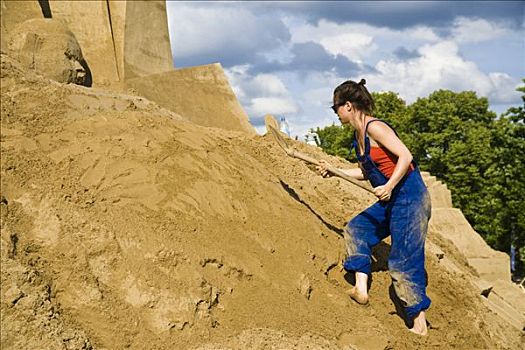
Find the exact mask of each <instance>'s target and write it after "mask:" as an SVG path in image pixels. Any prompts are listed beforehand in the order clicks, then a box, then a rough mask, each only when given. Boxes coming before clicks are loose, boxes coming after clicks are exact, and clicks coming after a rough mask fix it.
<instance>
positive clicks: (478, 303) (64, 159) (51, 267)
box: [0, 55, 524, 349]
mask: <svg viewBox="0 0 525 350" xmlns="http://www.w3.org/2000/svg"><path fill="white" fill-rule="evenodd" d="M1 84H2V97H1V103H2V106H1V108H2V109H1V118H2V119H1V146H2V149H1V151H2V159H1V181H2V187H1V196H2V197H1V204H0V206H1V220H2V228H1V263H2V271H1V287H2V303H1V311H2V320H1V327H2V333H1V336H2V337H1V344H2V348H3V349H26V348H27V349H29V348H46V349H63V348H66V349H91V348H96V349H120V348H133V349H145V348H150V349H224V348H234V349H248V348H249V349H270V348H286V349H307V348H309V349H341V348H346V349H415V348H418V349H433V348H442V349H444V348H446V349H449V348H456V349H467V348H468V349H472V348H476V349H484V348H485V349H495V348H501V349H508V348H511V349H518V348H520V346H521V345H520V344H523V341H524V338H523V333H520V331H519V330H517V329H514V328H513V327H509V326H508V324H507V323H505V321H504V320H502V319H501V318H500V317H498V316H497V315H496V314H495V313H493V312H490V311H489V309H488V308H487V307H486V306H485V305H484V303H483V302H482V300H481V298H483V297H482V296H480V295H479V293H478V291H477V290H476V289H474V288H473V287H472V285H471V284H470V282H469V279H470V278H471V277H472V276H473V275H474V272H472V271H471V270H470V269H469V268H468V267H467V265H466V261H465V258H464V257H462V255H461V254H460V253H459V252H458V251H455V250H454V249H451V248H450V242H449V241H447V240H446V239H444V238H443V237H442V236H440V234H439V232H431V233H430V235H429V236H430V237H429V240H430V241H429V245H432V246H433V247H434V248H431V249H429V253H428V259H427V269H428V273H429V279H430V282H429V288H428V293H429V296H430V298H431V299H432V300H433V305H432V308H431V309H430V310H429V312H428V319H429V321H430V322H431V324H432V328H431V329H430V334H429V336H428V337H424V338H422V337H418V336H416V335H412V334H411V333H409V332H408V331H407V329H406V327H405V325H404V323H403V321H402V319H401V318H400V317H399V315H398V314H397V313H396V308H395V306H394V304H393V302H392V300H391V299H390V296H389V288H390V277H389V275H388V272H387V270H386V256H387V254H388V249H389V247H388V244H386V243H385V244H381V245H380V246H379V247H378V249H376V258H377V262H376V263H375V264H374V275H373V282H372V287H371V304H370V306H368V307H362V306H358V305H357V304H355V303H353V302H352V301H351V300H350V298H349V297H348V296H347V294H346V291H347V290H348V289H349V287H350V285H349V284H348V282H347V280H346V279H345V277H348V276H345V273H344V271H343V270H342V264H341V262H342V259H343V258H344V255H345V252H344V240H343V238H342V237H340V234H341V233H342V228H343V226H344V224H345V222H346V221H347V220H348V219H349V218H351V217H352V216H353V215H355V214H356V213H358V212H359V211H361V210H362V209H364V208H365V207H367V206H368V205H369V204H371V203H372V202H374V198H373V196H371V195H370V194H368V193H367V192H365V191H363V190H361V189H359V188H357V187H354V186H352V185H351V184H349V183H346V182H343V181H341V180H338V179H335V178H332V179H322V178H321V177H320V176H318V175H317V174H316V173H315V172H314V171H313V170H312V169H310V168H309V167H308V166H306V165H305V164H304V163H301V162H300V161H298V160H294V159H290V158H287V157H286V155H285V154H284V153H283V152H282V151H281V150H280V149H279V148H278V146H277V145H276V144H274V142H273V140H272V139H271V138H270V137H262V136H256V135H254V136H247V135H246V134H245V133H241V132H234V131H225V130H221V129H217V128H206V127H201V126H197V125H195V124H192V123H189V122H186V121H184V120H183V119H184V116H178V115H176V114H174V113H172V112H169V111H167V110H165V109H162V108H160V107H158V106H157V105H155V104H154V103H151V102H149V101H148V100H146V99H144V98H141V97H138V96H130V95H119V94H117V93H110V92H101V91H98V90H94V89H93V90H92V89H88V88H83V87H78V86H71V85H63V84H59V83H56V82H53V81H50V80H48V79H46V78H43V77H40V76H36V75H35V74H34V73H30V72H26V71H24V70H22V69H21V68H20V67H19V66H18V64H17V63H16V62H14V61H13V60H12V59H10V58H9V57H7V56H5V55H2V75H1ZM298 147H301V149H302V150H303V151H305V152H308V153H309V154H311V155H314V156H316V157H319V158H324V159H328V160H330V161H332V162H333V163H336V162H337V160H335V159H332V158H331V157H329V156H326V155H324V154H323V153H322V152H321V151H319V150H317V149H313V148H311V147H310V146H306V145H298ZM340 164H341V165H342V164H343V163H340ZM346 166H352V165H350V164H346ZM435 247H439V249H440V252H445V254H447V258H448V259H449V260H450V261H452V262H453V263H454V264H455V266H458V267H459V268H458V269H457V270H456V271H453V270H450V269H445V268H444V267H443V264H442V263H441V262H440V261H441V260H440V257H439V256H438V254H434V253H433V252H434V251H435V249H437V248H435ZM433 249H434V250H433ZM440 254H441V253H440ZM441 258H442V256H441Z"/></svg>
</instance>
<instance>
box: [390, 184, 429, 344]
mask: <svg viewBox="0 0 525 350" xmlns="http://www.w3.org/2000/svg"><path fill="white" fill-rule="evenodd" d="M429 218H430V197H429V195H428V193H427V192H424V193H416V194H409V195H407V198H405V199H404V200H400V201H399V202H397V203H394V205H393V206H392V213H391V217H390V232H391V234H392V248H391V251H390V257H389V259H388V268H389V271H390V275H391V277H392V281H393V284H394V289H395V291H396V294H397V296H398V297H399V299H400V300H401V301H402V302H403V304H404V305H403V306H404V308H405V313H406V316H407V318H408V320H409V321H410V322H412V321H413V322H414V327H413V328H412V329H411V331H413V332H414V333H417V334H426V332H427V329H426V319H425V312H424V310H426V309H428V308H429V307H430V299H429V298H428V296H427V295H426V284H427V277H426V272H425V238H426V233H427V228H428V220H429Z"/></svg>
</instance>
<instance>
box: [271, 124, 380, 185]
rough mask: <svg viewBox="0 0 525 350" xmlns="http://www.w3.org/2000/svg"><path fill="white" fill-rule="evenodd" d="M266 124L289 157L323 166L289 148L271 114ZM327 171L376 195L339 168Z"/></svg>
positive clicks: (329, 168) (331, 168)
mask: <svg viewBox="0 0 525 350" xmlns="http://www.w3.org/2000/svg"><path fill="white" fill-rule="evenodd" d="M264 123H265V125H266V130H267V131H268V132H270V133H271V134H272V136H273V137H274V139H275V141H277V144H278V145H279V146H280V147H281V148H282V149H283V150H284V151H285V152H286V154H287V155H289V156H290V157H293V158H297V159H301V160H304V161H305V162H307V163H310V164H314V165H317V166H319V165H321V164H320V163H319V161H318V160H317V159H315V158H312V157H310V156H307V155H306V154H304V153H301V152H298V151H296V150H294V149H293V148H291V147H289V146H288V144H287V143H286V140H285V139H284V137H283V135H282V134H281V132H280V131H279V124H277V120H275V118H274V117H273V116H271V115H270V114H267V115H266V116H265V117H264ZM327 170H328V171H329V172H331V173H332V174H334V175H335V176H338V177H340V178H341V179H343V180H346V181H348V182H351V183H352V184H354V185H356V186H359V187H361V188H362V189H364V190H366V191H368V192H370V193H374V191H373V190H372V189H371V188H370V187H369V186H367V185H365V184H363V183H361V182H359V180H356V179H354V178H353V177H350V176H348V175H347V174H345V173H344V172H342V171H341V170H339V169H337V168H334V167H332V166H329V167H328V168H327Z"/></svg>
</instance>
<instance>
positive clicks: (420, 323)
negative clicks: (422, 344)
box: [410, 311, 428, 336]
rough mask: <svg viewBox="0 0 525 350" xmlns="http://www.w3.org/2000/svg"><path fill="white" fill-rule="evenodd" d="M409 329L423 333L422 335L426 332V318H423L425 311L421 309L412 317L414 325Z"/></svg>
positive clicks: (416, 332)
mask: <svg viewBox="0 0 525 350" xmlns="http://www.w3.org/2000/svg"><path fill="white" fill-rule="evenodd" d="M410 331H411V332H412V333H415V334H418V335H423V336H425V335H427V334H428V328H427V320H426V318H425V311H421V312H420V313H419V314H418V315H417V316H416V318H414V327H412V328H411V329H410Z"/></svg>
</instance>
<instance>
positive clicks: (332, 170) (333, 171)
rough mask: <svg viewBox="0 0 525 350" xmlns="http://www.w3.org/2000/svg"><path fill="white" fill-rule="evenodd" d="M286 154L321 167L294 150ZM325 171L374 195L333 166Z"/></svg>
mask: <svg viewBox="0 0 525 350" xmlns="http://www.w3.org/2000/svg"><path fill="white" fill-rule="evenodd" d="M286 153H288V154H289V155H290V156H292V157H294V158H298V159H302V160H304V161H305V162H308V163H311V164H314V165H321V163H319V161H318V160H317V159H315V158H312V157H310V156H307V155H306V154H304V153H301V152H298V151H296V150H289V151H288V152H286ZM326 170H328V171H329V172H331V173H332V174H334V175H335V176H338V177H340V178H342V179H344V180H346V181H348V182H351V183H353V184H354V185H356V186H359V187H361V188H362V189H363V190H366V191H368V192H370V193H374V191H373V190H372V189H371V188H370V187H369V186H367V185H366V184H364V183H362V182H360V181H359V180H356V179H354V178H353V177H351V176H348V175H347V174H346V173H344V172H342V171H341V170H339V169H338V168H335V167H333V166H328V167H327V168H326Z"/></svg>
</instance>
